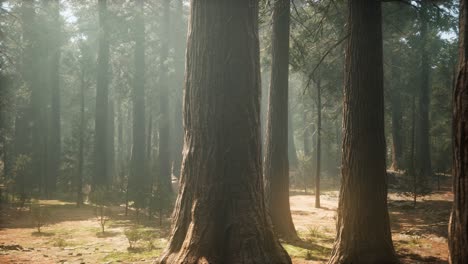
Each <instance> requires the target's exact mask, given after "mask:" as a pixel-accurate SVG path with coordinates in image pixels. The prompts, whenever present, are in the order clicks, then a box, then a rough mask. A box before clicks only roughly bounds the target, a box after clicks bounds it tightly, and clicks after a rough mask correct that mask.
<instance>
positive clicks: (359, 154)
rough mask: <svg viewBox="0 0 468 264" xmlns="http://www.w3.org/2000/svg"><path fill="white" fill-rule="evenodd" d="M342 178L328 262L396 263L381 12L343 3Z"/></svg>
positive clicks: (366, 4) (367, 0)
mask: <svg viewBox="0 0 468 264" xmlns="http://www.w3.org/2000/svg"><path fill="white" fill-rule="evenodd" d="M348 12H349V17H348V30H349V40H348V45H347V49H346V71H345V88H344V90H345V91H344V92H345V98H344V112H343V115H344V116H343V122H344V135H343V161H342V182H341V189H340V199H339V207H338V219H337V236H336V241H335V244H334V246H333V251H332V257H331V259H330V261H329V263H375V264H377V263H379V264H384V263H398V261H397V259H396V257H395V251H394V248H393V244H392V238H391V232H390V223H389V216H388V209H387V183H386V171H385V170H386V165H385V136H384V101H383V95H384V93H383V63H382V13H381V3H380V2H379V1H374V0H364V1H348Z"/></svg>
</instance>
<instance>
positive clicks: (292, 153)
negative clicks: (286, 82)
mask: <svg viewBox="0 0 468 264" xmlns="http://www.w3.org/2000/svg"><path fill="white" fill-rule="evenodd" d="M288 105H289V102H288ZM288 108H289V110H288V158H289V167H290V168H296V167H297V151H296V144H295V142H294V126H293V122H292V117H293V116H292V114H291V107H290V106H289V107H288Z"/></svg>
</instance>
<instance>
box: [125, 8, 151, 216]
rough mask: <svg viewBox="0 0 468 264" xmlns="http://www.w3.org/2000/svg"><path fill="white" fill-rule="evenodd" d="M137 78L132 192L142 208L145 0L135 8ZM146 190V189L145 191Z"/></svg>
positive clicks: (143, 187)
mask: <svg viewBox="0 0 468 264" xmlns="http://www.w3.org/2000/svg"><path fill="white" fill-rule="evenodd" d="M135 11H136V12H135V78H134V87H133V94H132V99H133V149H132V165H131V175H130V177H131V178H130V182H129V183H130V185H129V187H130V194H131V195H132V198H133V199H134V201H135V205H136V206H137V208H142V207H143V203H144V199H145V197H144V194H145V193H146V192H147V186H148V182H146V181H145V180H146V178H147V177H146V175H145V168H146V164H145V160H146V155H145V153H146V150H145V121H146V119H145V24H144V19H143V0H138V1H137V7H136V10H135ZM145 190H146V191H145Z"/></svg>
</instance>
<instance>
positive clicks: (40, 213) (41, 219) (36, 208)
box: [31, 204, 51, 234]
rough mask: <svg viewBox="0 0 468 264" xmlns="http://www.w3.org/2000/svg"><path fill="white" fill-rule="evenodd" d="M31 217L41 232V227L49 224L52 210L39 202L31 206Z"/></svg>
mask: <svg viewBox="0 0 468 264" xmlns="http://www.w3.org/2000/svg"><path fill="white" fill-rule="evenodd" d="M31 217H32V220H33V222H34V225H35V226H36V228H37V232H38V233H39V234H40V233H41V228H42V227H43V226H45V225H47V224H48V222H49V221H50V218H51V214H50V211H49V210H48V209H47V208H44V207H41V206H40V205H39V204H34V205H32V206H31Z"/></svg>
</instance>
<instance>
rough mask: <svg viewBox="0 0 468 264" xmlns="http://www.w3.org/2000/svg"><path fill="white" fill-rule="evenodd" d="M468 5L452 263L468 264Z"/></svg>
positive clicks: (456, 103) (457, 105)
mask: <svg viewBox="0 0 468 264" xmlns="http://www.w3.org/2000/svg"><path fill="white" fill-rule="evenodd" d="M467 30H468V5H467V3H466V0H461V1H460V47H459V71H458V78H457V84H456V86H455V91H454V97H453V177H454V179H453V192H454V203H453V210H452V215H451V217H450V232H449V248H450V262H451V263H454V264H461V263H468V65H467V62H468V39H467V37H468V34H467Z"/></svg>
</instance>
